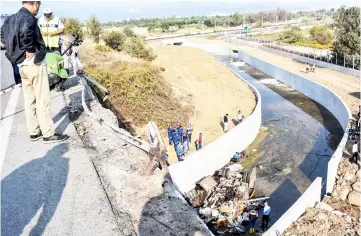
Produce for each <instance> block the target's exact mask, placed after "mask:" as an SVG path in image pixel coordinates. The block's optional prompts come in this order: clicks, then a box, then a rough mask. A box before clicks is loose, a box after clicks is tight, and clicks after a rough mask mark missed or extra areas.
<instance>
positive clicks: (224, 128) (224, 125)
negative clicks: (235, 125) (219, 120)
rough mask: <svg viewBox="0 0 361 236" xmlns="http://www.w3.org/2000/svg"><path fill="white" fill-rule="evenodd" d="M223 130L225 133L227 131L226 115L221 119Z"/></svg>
mask: <svg viewBox="0 0 361 236" xmlns="http://www.w3.org/2000/svg"><path fill="white" fill-rule="evenodd" d="M223 130H224V132H225V133H227V131H228V113H227V114H226V115H225V116H224V117H223Z"/></svg>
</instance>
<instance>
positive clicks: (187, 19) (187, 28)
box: [186, 18, 188, 35]
mask: <svg viewBox="0 0 361 236" xmlns="http://www.w3.org/2000/svg"><path fill="white" fill-rule="evenodd" d="M186 29H187V31H186V32H187V35H188V19H187V18H186Z"/></svg>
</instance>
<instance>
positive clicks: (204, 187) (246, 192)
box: [186, 164, 266, 234]
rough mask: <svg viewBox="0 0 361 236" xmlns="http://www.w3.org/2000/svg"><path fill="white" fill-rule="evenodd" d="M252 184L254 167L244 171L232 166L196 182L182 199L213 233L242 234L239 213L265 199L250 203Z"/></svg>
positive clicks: (253, 181) (253, 207) (253, 185)
mask: <svg viewBox="0 0 361 236" xmlns="http://www.w3.org/2000/svg"><path fill="white" fill-rule="evenodd" d="M255 181H256V169H255V168H254V169H252V170H251V171H244V170H243V167H242V166H241V165H240V164H232V165H230V166H226V167H224V168H222V169H221V170H219V171H216V173H215V174H214V175H213V176H207V177H205V178H203V179H202V180H200V181H199V182H198V183H197V186H196V188H195V189H194V190H192V191H191V192H189V193H187V194H186V197H187V200H188V201H189V202H190V203H191V204H192V206H193V207H195V208H198V213H199V215H200V216H201V219H202V220H203V221H204V223H206V224H207V225H208V227H209V228H210V230H211V231H212V232H213V233H217V234H227V233H230V232H231V231H235V232H244V227H243V226H242V221H243V219H242V216H241V215H242V213H243V212H244V210H252V209H255V208H256V207H257V201H262V200H264V199H266V198H260V199H255V200H254V199H252V200H250V198H251V197H253V195H254V192H255ZM251 202H252V203H251Z"/></svg>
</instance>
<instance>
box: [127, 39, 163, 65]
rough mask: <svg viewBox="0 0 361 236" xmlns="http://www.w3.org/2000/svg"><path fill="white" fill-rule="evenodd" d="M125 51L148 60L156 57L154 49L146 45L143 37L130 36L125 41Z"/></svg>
mask: <svg viewBox="0 0 361 236" xmlns="http://www.w3.org/2000/svg"><path fill="white" fill-rule="evenodd" d="M124 51H125V52H127V53H128V54H129V55H131V56H132V57H137V58H141V59H144V60H146V61H152V60H154V59H155V58H156V55H155V54H154V52H153V50H152V49H151V48H149V47H148V46H147V45H146V43H145V41H144V38H142V37H128V38H127V39H126V40H125V42H124Z"/></svg>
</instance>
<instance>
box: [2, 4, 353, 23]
mask: <svg viewBox="0 0 361 236" xmlns="http://www.w3.org/2000/svg"><path fill="white" fill-rule="evenodd" d="M0 4H1V5H0V12H1V13H3V14H6V13H15V12H16V11H18V9H19V8H20V6H21V1H14V0H1V2H0ZM341 5H345V6H360V1H359V0H317V1H316V0H273V1H270V0H217V1H215V0H183V1H181V0H132V1H130V0H78V1H74V0H73V1H72V0H66V1H42V7H41V11H42V9H44V8H45V7H50V8H52V9H53V12H54V13H55V14H57V15H58V16H61V17H67V16H72V17H77V18H78V19H80V20H82V21H84V20H86V19H87V18H88V17H89V16H90V15H92V14H94V15H96V16H97V17H98V18H99V19H100V20H101V21H102V22H107V21H119V20H123V19H127V18H141V17H143V18H147V17H163V16H173V15H176V16H192V15H215V14H219V15H220V14H226V13H233V12H240V13H250V12H257V11H262V10H273V9H277V7H279V8H280V9H286V10H289V11H296V10H317V9H323V8H324V9H330V8H338V7H340V6H341ZM39 14H40V13H39Z"/></svg>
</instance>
